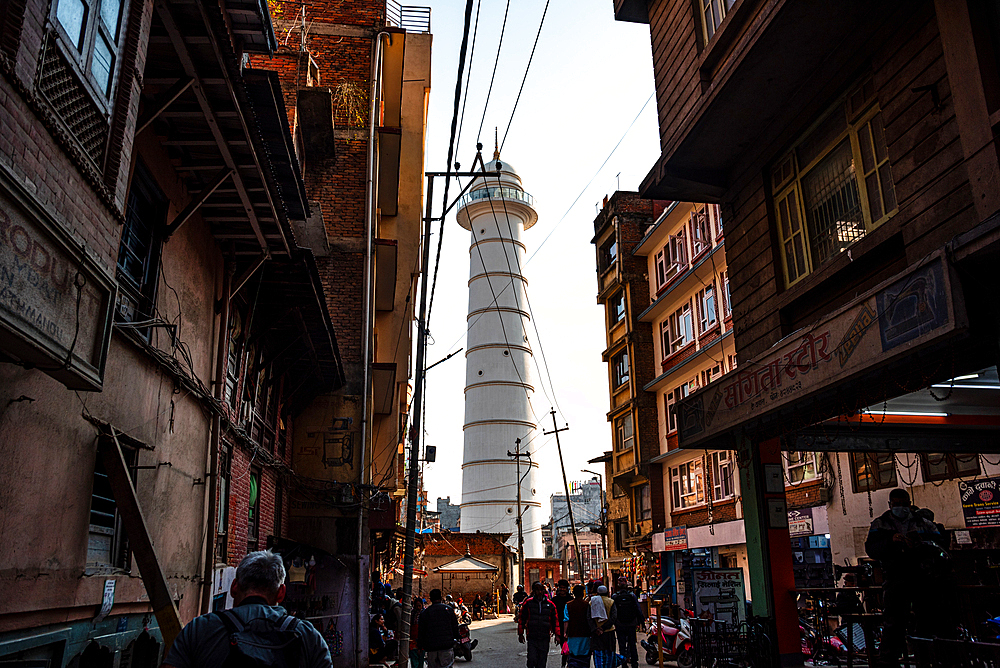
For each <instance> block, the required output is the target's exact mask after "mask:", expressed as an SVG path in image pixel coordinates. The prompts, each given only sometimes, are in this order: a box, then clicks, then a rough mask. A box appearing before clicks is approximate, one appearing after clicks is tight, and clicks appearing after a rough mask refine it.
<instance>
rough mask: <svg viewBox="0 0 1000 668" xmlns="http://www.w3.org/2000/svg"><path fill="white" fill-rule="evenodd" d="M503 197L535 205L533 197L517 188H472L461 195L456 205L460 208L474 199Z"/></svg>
mask: <svg viewBox="0 0 1000 668" xmlns="http://www.w3.org/2000/svg"><path fill="white" fill-rule="evenodd" d="M488 197H490V198H493V197H495V198H498V199H499V198H501V197H502V198H505V199H512V200H517V201H519V202H524V203H525V204H527V205H528V206H534V205H535V198H534V197H532V196H531V195H529V194H528V193H526V192H524V191H523V190H518V189H517V188H503V187H497V188H480V189H479V190H473V191H472V192H471V193H468V194H467V195H463V196H462V199H461V200H459V202H458V207H459V208H462V207H463V206H467V205H469V204H471V203H472V202H475V201H476V200H481V199H486V198H488Z"/></svg>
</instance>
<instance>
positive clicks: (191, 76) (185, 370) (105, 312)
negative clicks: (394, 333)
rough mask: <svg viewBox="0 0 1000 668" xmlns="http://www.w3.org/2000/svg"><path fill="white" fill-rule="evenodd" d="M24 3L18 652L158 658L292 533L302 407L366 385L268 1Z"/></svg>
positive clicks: (6, 143) (2, 32)
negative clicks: (311, 186)
mask: <svg viewBox="0 0 1000 668" xmlns="http://www.w3.org/2000/svg"><path fill="white" fill-rule="evenodd" d="M0 15H2V18H0V43H2V47H0V99H2V101H3V102H2V106H0V126H2V130H0V144H2V150H0V275H2V279H0V282H2V287H0V290H2V298H0V331H2V334H0V359H2V362H0V405H2V406H3V409H2V410H3V412H2V418H0V451H2V452H3V454H4V457H5V460H6V461H7V465H5V466H4V467H3V471H2V472H0V480H2V482H3V489H4V492H3V502H2V506H0V507H2V510H0V513H2V515H0V518H2V521H0V538H2V540H3V542H4V545H5V550H4V554H5V559H4V560H3V564H2V565H0V581H2V582H3V583H4V585H5V587H6V589H7V592H8V594H9V595H8V597H7V598H6V601H5V603H4V604H3V606H0V661H14V662H15V663H17V662H18V661H20V660H38V661H43V662H44V661H48V662H49V663H48V664H46V665H54V666H66V665H95V666H112V665H115V666H118V665H123V666H124V665H129V666H155V665H158V664H159V662H160V661H161V660H162V655H163V651H164V649H165V646H169V644H170V643H171V642H172V640H173V638H174V636H175V635H176V633H177V631H178V630H179V628H180V625H181V624H183V623H184V622H186V621H188V620H189V619H191V618H192V617H194V616H196V615H198V614H200V613H201V612H205V611H207V610H210V609H212V607H214V606H217V605H224V604H225V597H224V596H218V597H216V596H215V595H217V594H221V593H222V585H223V580H224V578H225V573H226V571H227V569H231V567H232V566H234V565H235V564H236V563H238V561H239V559H240V558H241V557H242V556H243V555H244V554H246V553H247V551H249V550H254V549H261V548H263V547H265V546H266V545H267V544H268V541H269V539H270V537H277V536H280V535H282V534H285V533H286V532H287V530H288V509H289V496H290V494H291V493H293V492H295V493H298V492H299V491H300V490H301V480H300V478H299V477H298V476H297V472H296V470H295V469H294V468H293V457H292V454H293V453H292V448H291V447H290V443H291V441H292V435H293V431H294V429H295V427H296V424H297V418H298V416H299V415H300V414H301V412H302V410H303V408H304V407H305V406H306V405H308V404H309V403H310V402H311V401H312V400H313V398H314V397H316V396H317V395H318V394H320V393H322V392H329V391H332V390H334V389H336V388H337V387H339V386H340V385H342V384H343V383H344V370H343V366H342V363H341V359H340V353H339V351H338V348H337V338H336V333H335V331H336V330H335V328H334V325H333V323H332V322H331V320H330V314H329V312H328V310H327V309H326V307H325V305H324V304H323V302H322V300H321V299H320V297H319V296H320V295H321V291H322V284H321V281H320V275H319V272H318V271H317V265H316V261H315V258H314V256H313V254H312V253H311V251H309V250H308V249H303V248H300V247H299V245H298V244H297V243H296V234H295V232H294V230H293V223H295V222H297V221H300V220H304V219H305V218H307V217H308V216H309V213H310V210H309V205H308V202H307V201H306V200H305V198H304V191H303V189H302V184H301V181H300V177H299V174H298V166H297V164H296V157H295V154H294V151H293V145H292V141H291V136H290V134H289V133H288V131H287V126H286V125H285V118H286V116H285V105H284V100H283V99H282V97H281V95H280V90H279V89H278V88H277V87H276V86H274V85H273V81H272V80H271V79H270V78H269V77H268V76H267V75H266V74H265V73H261V72H258V71H255V70H253V69H251V68H246V67H244V66H243V60H244V56H245V55H247V54H250V53H268V52H270V51H271V50H272V49H274V48H275V46H276V39H275V36H274V33H273V30H272V28H271V23H270V17H269V16H268V14H267V11H266V9H262V7H261V5H257V4H251V5H246V6H244V5H241V4H240V3H235V4H234V3H230V4H228V5H227V6H226V7H221V6H219V5H210V4H203V3H200V2H196V3H177V2H171V1H169V0H168V1H167V2H161V3H157V4H156V6H155V7H154V5H153V3H152V2H145V1H144V0H131V1H129V2H124V3H115V2H113V1H112V0H104V1H103V2H89V3H74V2H72V1H71V0H55V1H53V2H51V3H50V2H27V3H24V2H21V3H18V2H14V3H9V2H8V3H4V4H3V6H2V7H0ZM54 500H58V501H54ZM206 520H207V525H206Z"/></svg>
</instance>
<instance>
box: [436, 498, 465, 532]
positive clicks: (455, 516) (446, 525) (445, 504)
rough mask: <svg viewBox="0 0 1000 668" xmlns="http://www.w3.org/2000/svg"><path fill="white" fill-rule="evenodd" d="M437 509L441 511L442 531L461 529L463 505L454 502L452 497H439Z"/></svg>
mask: <svg viewBox="0 0 1000 668" xmlns="http://www.w3.org/2000/svg"><path fill="white" fill-rule="evenodd" d="M437 511H438V512H439V513H441V529H442V531H461V523H462V519H461V516H462V506H460V505H456V504H452V502H451V497H450V496H446V497H444V498H443V499H442V498H441V497H440V496H439V497H438V499H437Z"/></svg>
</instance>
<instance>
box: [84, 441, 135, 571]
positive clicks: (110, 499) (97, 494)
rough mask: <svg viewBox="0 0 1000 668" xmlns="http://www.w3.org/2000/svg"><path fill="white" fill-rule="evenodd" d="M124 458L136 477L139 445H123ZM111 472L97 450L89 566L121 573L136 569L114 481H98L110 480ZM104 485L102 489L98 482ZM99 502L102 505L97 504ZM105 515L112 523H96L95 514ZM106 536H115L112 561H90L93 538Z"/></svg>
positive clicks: (88, 542) (111, 550)
mask: <svg viewBox="0 0 1000 668" xmlns="http://www.w3.org/2000/svg"><path fill="white" fill-rule="evenodd" d="M121 450H122V457H123V458H124V460H125V466H126V467H127V468H128V469H129V471H130V473H131V474H132V475H133V477H134V476H135V471H136V469H135V467H136V466H137V465H138V461H139V451H138V450H137V449H135V448H132V447H129V446H127V445H122V446H121ZM107 477H108V475H107V472H106V471H105V470H104V459H103V457H102V456H101V454H100V453H97V457H96V459H95V461H94V473H93V478H92V480H93V487H92V489H91V493H90V512H89V520H88V521H89V523H88V529H87V562H86V569H87V571H88V572H91V573H93V572H105V571H108V570H110V571H112V572H119V573H128V572H130V571H131V570H132V552H131V550H130V549H129V544H128V535H126V533H125V526H124V524H123V523H122V518H121V515H120V514H119V512H118V502H117V500H116V499H115V498H114V491H113V490H111V488H110V483H106V485H107V486H105V484H100V483H99V482H98V479H99V478H104V479H107ZM99 484H100V488H98V485H99ZM101 492H103V493H104V494H107V496H101ZM95 501H97V503H98V504H100V505H99V506H98V507H95ZM108 511H110V512H108ZM95 514H97V515H103V516H105V517H107V516H111V517H110V522H108V523H110V524H111V526H110V527H109V526H105V525H104V524H98V523H95V522H94V521H93V520H94V516H95ZM94 535H103V536H109V537H110V538H111V549H110V550H109V555H110V560H109V561H108V562H107V563H105V562H91V561H90V552H91V550H90V541H91V536H94Z"/></svg>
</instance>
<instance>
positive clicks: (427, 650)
mask: <svg viewBox="0 0 1000 668" xmlns="http://www.w3.org/2000/svg"><path fill="white" fill-rule="evenodd" d="M430 598H431V604H430V606H429V607H428V608H427V609H426V610H424V611H423V612H421V613H420V619H419V625H420V635H419V637H418V638H417V646H418V647H419V648H420V649H421V650H422V651H423V652H424V654H425V657H426V659H427V668H450V667H451V666H452V665H454V663H455V641H456V640H458V620H457V619H456V618H455V610H454V608H452V607H451V606H449V605H445V604H444V601H443V600H442V598H443V597H442V595H441V590H440V589H432V590H431V593H430Z"/></svg>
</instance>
